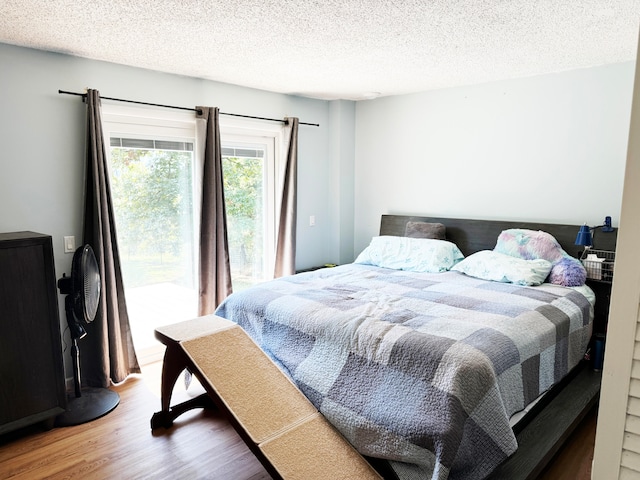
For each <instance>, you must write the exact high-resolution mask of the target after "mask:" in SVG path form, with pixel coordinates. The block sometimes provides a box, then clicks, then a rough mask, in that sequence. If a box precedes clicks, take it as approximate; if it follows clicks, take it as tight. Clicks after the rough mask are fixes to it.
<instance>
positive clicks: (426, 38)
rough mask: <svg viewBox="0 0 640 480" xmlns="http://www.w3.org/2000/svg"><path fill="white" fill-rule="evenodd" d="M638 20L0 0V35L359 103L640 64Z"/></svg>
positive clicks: (578, 7)
mask: <svg viewBox="0 0 640 480" xmlns="http://www.w3.org/2000/svg"><path fill="white" fill-rule="evenodd" d="M639 20H640V0H308V1H304V0H227V1H216V0H2V1H0V42H2V43H9V44H14V45H21V46H26V47H32V48H37V49H43V50H50V51H54V52H63V53H67V54H70V55H76V56H80V57H86V58H92V59H98V60H105V61H108V62H115V63H120V64H125V65H133V66H137V67H143V68H148V69H152V70H159V71H163V72H171V73H177V74H181V75H188V76H193V77H200V78H205V79H210V80H216V81H220V82H226V83H233V84H236V85H242V86H247V87H253V88H259V89H263V90H269V91H273V92H281V93H288V94H296V95H304V96H309V97H313V98H323V99H350V100H359V99H363V98H370V97H372V96H386V95H396V94H405V93H412V92H418V91H424V90H430V89H434V88H442V87H450V86H458V85H469V84H476V83H483V82H488V81H493V80H501V79H508V78H517V77H526V76H532V75H538V74H544V73H551V72H559V71H564V70H571V69H576V68H584V67H591V66H597V65H604V64H608V63H616V62H624V61H630V60H635V57H636V45H637V39H638V28H639ZM1 68H2V66H1V65H0V71H1Z"/></svg>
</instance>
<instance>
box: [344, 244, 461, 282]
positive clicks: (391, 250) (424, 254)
mask: <svg viewBox="0 0 640 480" xmlns="http://www.w3.org/2000/svg"><path fill="white" fill-rule="evenodd" d="M463 258H464V255H463V254H462V252H461V251H460V249H459V248H458V247H457V245H456V244H454V243H451V242H448V241H446V240H434V239H430V238H409V237H392V236H381V237H373V238H372V239H371V243H370V244H369V246H368V247H367V248H365V249H364V250H363V252H362V253H361V254H360V255H358V258H356V261H355V262H354V263H361V264H365V265H376V266H378V267H385V268H393V269H394V270H407V271H410V272H430V273H437V272H446V271H447V270H450V269H451V267H453V266H454V265H455V264H456V263H457V262H459V261H460V260H462V259H463Z"/></svg>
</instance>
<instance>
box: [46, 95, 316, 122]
mask: <svg viewBox="0 0 640 480" xmlns="http://www.w3.org/2000/svg"><path fill="white" fill-rule="evenodd" d="M58 93H59V94H64V95H76V96H78V97H82V98H83V99H86V97H87V94H86V93H77V92H67V91H65V90H58ZM100 98H101V99H102V100H113V101H115V102H125V103H135V104H137V105H148V106H151V107H162V108H173V109H176V110H188V111H192V112H197V113H198V114H200V113H201V111H200V110H198V109H197V108H191V107H176V106H173V105H162V104H161V103H148V102H139V101H137V100H124V99H122V98H113V97H103V96H102V95H101V96H100ZM220 115H228V116H231V117H241V118H251V119H253V120H266V121H268V122H280V123H286V120H281V119H279V118H266V117H254V116H252V115H240V114H239V113H224V112H220ZM298 123H299V124H300V125H309V126H311V127H319V126H320V124H319V123H305V122H298Z"/></svg>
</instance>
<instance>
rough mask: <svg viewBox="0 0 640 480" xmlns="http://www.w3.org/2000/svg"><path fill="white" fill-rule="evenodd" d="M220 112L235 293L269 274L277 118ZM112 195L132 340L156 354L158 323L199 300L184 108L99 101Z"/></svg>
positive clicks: (190, 144)
mask: <svg viewBox="0 0 640 480" xmlns="http://www.w3.org/2000/svg"><path fill="white" fill-rule="evenodd" d="M226 120H227V121H225V122H223V119H222V118H221V135H222V157H223V177H224V188H225V200H226V210H227V223H228V225H227V226H228V232H227V234H228V239H229V255H230V263H231V276H232V283H233V289H234V291H238V290H241V289H243V288H246V287H247V286H250V285H253V284H255V283H257V282H260V281H264V280H266V279H269V278H271V276H272V272H273V263H274V252H275V235H276V228H275V219H276V193H275V192H276V190H277V185H276V184H277V178H276V177H277V176H276V172H277V171H278V165H277V162H276V160H275V159H276V158H277V155H278V150H279V148H280V141H281V131H282V126H281V125H268V126H264V124H263V123H262V122H259V123H258V122H252V121H248V120H246V119H241V120H240V119H235V118H233V119H226ZM103 127H104V131H105V138H106V139H108V146H107V155H108V156H109V165H110V172H109V174H110V180H111V193H112V196H113V201H114V213H115V218H116V232H117V235H118V246H119V251H120V261H121V266H122V274H123V282H124V287H125V295H126V301H127V308H128V312H129V319H130V322H131V329H132V334H133V338H134V345H135V347H136V352H137V353H138V356H139V360H140V362H141V363H142V364H144V363H148V362H150V361H154V360H156V359H159V358H160V355H161V354H162V351H163V348H162V346H161V345H160V344H159V343H158V342H157V340H155V337H154V334H153V332H154V329H155V328H156V327H157V326H160V325H166V324H170V323H175V322H178V321H181V320H186V319H189V318H193V317H195V316H196V315H197V306H198V298H197V292H198V280H197V275H198V264H197V261H198V244H197V241H198V228H199V226H198V220H199V214H198V213H197V211H198V208H199V207H198V204H199V192H200V187H199V186H198V184H197V182H198V178H199V177H200V176H201V175H199V167H198V165H197V159H196V158H197V157H196V155H195V151H196V149H197V145H198V143H197V140H196V124H195V118H194V115H193V113H191V112H175V111H167V110H160V111H156V110H151V109H141V108H131V107H121V106H114V105H104V106H103Z"/></svg>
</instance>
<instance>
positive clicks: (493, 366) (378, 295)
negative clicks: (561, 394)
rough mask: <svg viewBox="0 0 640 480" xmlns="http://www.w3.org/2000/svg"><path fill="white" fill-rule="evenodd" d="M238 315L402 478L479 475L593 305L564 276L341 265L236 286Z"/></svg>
mask: <svg viewBox="0 0 640 480" xmlns="http://www.w3.org/2000/svg"><path fill="white" fill-rule="evenodd" d="M216 313H217V314H218V315H220V316H222V317H225V318H227V319H230V320H232V321H235V322H237V323H238V324H240V325H241V326H242V327H243V328H244V329H245V330H246V331H247V332H248V333H249V335H251V336H252V337H253V338H254V339H255V340H256V342H257V343H258V344H259V345H260V346H261V347H262V349H263V350H264V351H265V352H266V353H267V354H269V355H270V357H271V358H272V359H273V360H274V361H275V362H276V363H277V364H278V365H280V366H281V368H282V369H283V370H284V371H285V372H286V373H287V374H288V375H289V376H290V377H291V378H292V379H293V381H294V382H295V383H296V384H297V385H298V387H299V388H300V389H301V390H302V392H304V394H305V395H306V396H307V397H308V398H309V399H310V400H311V402H313V403H314V405H315V406H316V407H317V408H318V410H320V411H321V412H322V413H323V414H324V416H325V417H326V418H327V419H328V420H329V421H330V422H331V423H332V424H333V425H334V426H335V427H336V428H338V430H340V431H341V432H342V434H343V435H344V436H345V437H346V438H347V439H348V440H349V441H350V442H351V443H352V444H353V445H354V446H355V447H356V448H357V449H358V451H359V452H360V453H362V454H364V455H368V456H372V457H379V458H384V459H388V460H390V461H391V464H392V465H393V468H394V469H395V471H396V473H398V475H399V476H400V477H401V478H432V479H446V478H450V479H465V480H473V479H481V478H484V477H485V476H486V475H487V474H488V473H490V472H491V471H492V470H493V469H494V468H495V467H496V466H497V465H498V464H500V463H501V462H502V461H503V460H504V459H505V458H507V457H508V456H509V455H510V454H512V453H513V452H514V451H515V450H516V448H517V444H516V440H515V437H514V435H513V432H512V430H511V428H510V426H509V417H510V416H511V415H512V414H513V413H515V412H517V411H519V410H521V409H522V408H523V407H525V406H526V405H527V404H528V403H529V402H531V401H532V400H533V399H535V398H536V397H537V396H538V395H539V394H541V393H542V392H544V391H545V390H547V389H548V388H549V387H551V386H552V385H553V384H554V383H556V382H558V381H559V380H560V379H561V378H562V377H563V376H564V375H565V374H566V373H567V372H568V371H569V370H570V369H571V368H572V367H574V366H575V365H577V363H578V362H579V361H580V360H581V358H582V357H583V354H584V351H585V349H586V346H587V344H588V341H589V338H590V335H591V320H592V317H593V306H592V305H591V304H590V303H589V301H588V300H587V298H586V297H585V296H583V295H582V294H580V293H578V292H577V291H575V290H573V289H569V288H565V287H561V286H557V285H549V284H545V285H542V286H539V287H521V286H517V285H513V284H506V283H499V282H487V281H484V280H478V279H475V278H472V277H468V276H465V275H464V274H461V273H458V272H446V273H438V274H424V273H411V272H403V271H396V270H389V269H384V268H379V267H373V266H369V265H355V264H351V265H344V266H340V267H336V268H331V269H323V270H319V271H316V272H310V273H304V274H299V275H294V276H290V277H284V278H281V279H277V280H274V281H270V282H266V283H263V284H260V285H258V286H255V287H253V288H250V289H248V290H245V291H242V292H238V293H234V294H233V295H231V296H230V297H229V298H227V299H226V300H225V301H224V303H222V304H221V305H220V307H219V308H218V310H217V312H216Z"/></svg>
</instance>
